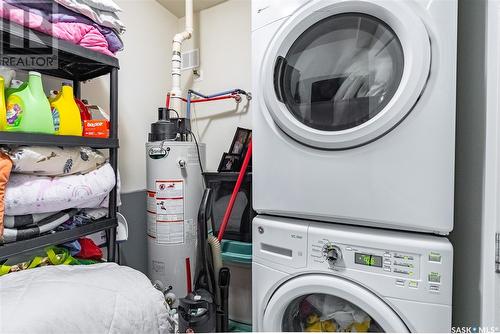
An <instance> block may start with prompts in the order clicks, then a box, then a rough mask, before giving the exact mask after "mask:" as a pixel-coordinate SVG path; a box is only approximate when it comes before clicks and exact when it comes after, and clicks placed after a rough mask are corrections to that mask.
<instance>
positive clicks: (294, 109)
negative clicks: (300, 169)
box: [260, 0, 431, 150]
mask: <svg viewBox="0 0 500 334" xmlns="http://www.w3.org/2000/svg"><path fill="white" fill-rule="evenodd" d="M430 63H431V45H430V39H429V34H428V32H427V30H426V27H425V25H424V23H423V22H422V20H421V19H420V17H418V16H417V14H416V13H415V11H412V9H411V8H410V7H409V5H408V4H407V3H406V2H405V1H376V0H344V1H342V0H322V1H313V2H311V3H310V4H308V5H306V6H304V7H301V8H300V9H299V10H298V11H297V12H296V13H294V14H293V15H292V16H291V17H290V18H288V19H287V20H286V21H285V22H284V23H283V25H282V26H281V27H280V28H279V30H278V32H277V33H276V36H275V37H274V38H273V40H272V42H271V44H270V46H269V48H268V50H267V51H266V55H265V56H264V62H263V66H262V68H261V73H260V79H261V80H260V82H261V83H262V85H261V88H260V89H262V91H261V94H262V96H263V98H264V103H265V109H266V110H268V111H269V113H270V115H271V116H272V119H273V120H274V122H275V123H276V124H277V125H278V126H279V128H280V129H281V130H283V131H284V132H285V133H286V134H288V135H289V136H290V137H292V138H294V139H295V140H297V141H299V142H301V143H303V144H305V145H308V146H312V147H316V148H320V149H334V150H335V149H347V148H352V147H357V146H361V145H364V144H366V143H369V142H371V141H373V140H376V139H377V138H379V137H381V136H383V135H384V134H386V133H387V132H389V131H390V130H391V129H393V128H394V127H396V126H397V125H398V124H399V123H400V122H401V121H402V120H403V119H404V118H405V116H406V115H407V114H408V113H409V112H410V111H411V110H412V108H413V107H414V105H415V104H416V103H417V100H418V99H419V97H420V96H421V94H422V92H423V90H424V87H425V84H426V82H427V79H428V76H429V73H430Z"/></svg>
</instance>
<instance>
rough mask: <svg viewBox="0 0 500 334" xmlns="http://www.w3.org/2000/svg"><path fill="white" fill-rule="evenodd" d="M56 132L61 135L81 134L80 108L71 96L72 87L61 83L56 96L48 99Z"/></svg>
mask: <svg viewBox="0 0 500 334" xmlns="http://www.w3.org/2000/svg"><path fill="white" fill-rule="evenodd" d="M50 106H51V108H52V116H53V118H54V127H55V130H56V134H59V135H63V136H81V135H82V120H81V118H80V109H79V108H78V105H77V104H76V102H75V98H74V96H73V87H71V86H70V84H68V83H63V84H62V87H61V90H60V91H59V93H58V94H57V95H56V97H54V98H51V99H50Z"/></svg>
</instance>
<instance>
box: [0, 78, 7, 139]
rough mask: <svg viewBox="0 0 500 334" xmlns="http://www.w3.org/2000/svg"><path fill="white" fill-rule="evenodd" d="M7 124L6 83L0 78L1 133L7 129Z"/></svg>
mask: <svg viewBox="0 0 500 334" xmlns="http://www.w3.org/2000/svg"><path fill="white" fill-rule="evenodd" d="M5 123H7V109H6V107H5V81H4V79H3V77H2V76H0V131H3V130H4V129H5Z"/></svg>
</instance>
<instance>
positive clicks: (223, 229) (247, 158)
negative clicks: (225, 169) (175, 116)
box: [217, 140, 252, 241]
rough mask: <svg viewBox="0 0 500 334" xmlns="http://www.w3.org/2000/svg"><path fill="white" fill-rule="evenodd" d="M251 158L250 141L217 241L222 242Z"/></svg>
mask: <svg viewBox="0 0 500 334" xmlns="http://www.w3.org/2000/svg"><path fill="white" fill-rule="evenodd" d="M251 157H252V140H250V143H249V144H248V150H247V154H246V155H245V159H243V164H242V165H241V168H240V173H239V174H238V179H237V180H236V184H235V185H234V189H233V193H232V194H231V198H230V199H229V203H228V205H227V208H226V212H225V213H224V218H223V219H222V223H221V225H220V227H219V235H218V236H217V239H218V240H219V241H221V240H222V238H223V237H224V233H225V232H226V227H227V223H228V222H229V217H231V212H232V211H233V206H234V202H235V201H236V196H238V192H239V191H240V188H241V184H242V183H243V179H244V178H245V173H246V171H247V168H248V164H249V163H250V158H251Z"/></svg>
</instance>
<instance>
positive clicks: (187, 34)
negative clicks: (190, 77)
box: [169, 0, 193, 114]
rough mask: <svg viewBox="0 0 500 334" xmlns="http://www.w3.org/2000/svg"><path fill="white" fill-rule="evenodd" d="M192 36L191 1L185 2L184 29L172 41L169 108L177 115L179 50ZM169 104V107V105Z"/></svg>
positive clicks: (179, 75)
mask: <svg viewBox="0 0 500 334" xmlns="http://www.w3.org/2000/svg"><path fill="white" fill-rule="evenodd" d="M192 35H193V0H186V27H185V29H184V31H183V32H180V33H177V34H176V35H175V36H174V38H173V40H172V72H171V73H172V89H171V90H170V98H169V99H171V101H169V102H170V103H171V106H170V108H171V109H174V110H175V111H176V112H177V113H179V114H180V113H181V112H182V110H181V109H182V108H181V107H182V90H181V49H182V43H183V42H184V41H185V40H187V39H190V38H191V36H192ZM170 103H169V105H170Z"/></svg>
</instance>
